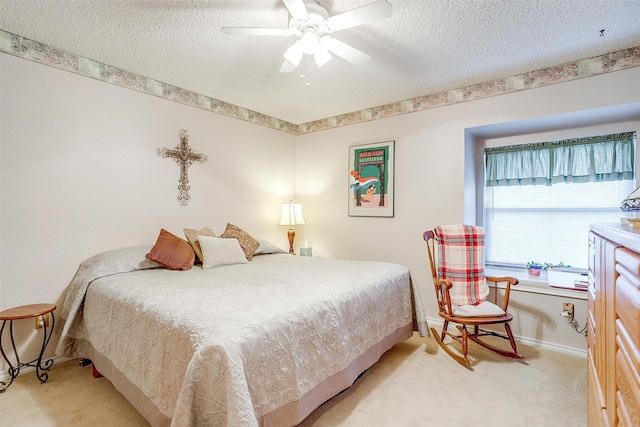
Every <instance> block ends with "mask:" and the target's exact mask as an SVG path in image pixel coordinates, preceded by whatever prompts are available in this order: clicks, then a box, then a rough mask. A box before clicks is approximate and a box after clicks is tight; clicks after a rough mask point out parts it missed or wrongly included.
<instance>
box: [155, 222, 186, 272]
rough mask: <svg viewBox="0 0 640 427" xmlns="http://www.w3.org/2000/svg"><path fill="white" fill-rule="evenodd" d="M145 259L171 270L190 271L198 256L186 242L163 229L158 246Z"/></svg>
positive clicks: (157, 242)
mask: <svg viewBox="0 0 640 427" xmlns="http://www.w3.org/2000/svg"><path fill="white" fill-rule="evenodd" d="M145 258H147V259H150V260H151V261H155V262H157V263H158V264H160V265H161V266H163V267H166V268H169V269H171V270H188V269H190V268H191V267H193V263H194V261H195V259H196V254H195V252H193V249H192V248H191V245H189V243H187V241H186V240H184V239H181V238H180V237H178V236H176V235H174V234H171V233H169V232H168V231H167V230H165V229H164V228H163V229H161V230H160V235H159V236H158V240H156V244H155V245H154V246H153V248H151V252H149V253H148V254H147V255H145Z"/></svg>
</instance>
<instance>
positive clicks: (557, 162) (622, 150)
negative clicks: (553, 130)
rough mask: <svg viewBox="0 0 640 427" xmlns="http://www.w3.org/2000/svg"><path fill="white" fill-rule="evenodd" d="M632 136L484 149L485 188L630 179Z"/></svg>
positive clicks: (624, 135) (632, 154) (628, 134)
mask: <svg viewBox="0 0 640 427" xmlns="http://www.w3.org/2000/svg"><path fill="white" fill-rule="evenodd" d="M634 141H635V132H627V133H619V134H612V135H603V136H594V137H588V138H574V139H565V140H562V141H550V142H538V143H533V144H522V145H510V146H506V147H495V148H485V149H484V156H485V177H486V186H487V187H500V186H515V185H552V184H557V183H560V182H566V183H569V182H574V183H582V182H599V181H622V180H625V179H633V177H634V170H635V167H634V166H635V159H634V154H635V153H634V145H635V144H634Z"/></svg>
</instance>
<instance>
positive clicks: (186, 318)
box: [56, 245, 429, 427]
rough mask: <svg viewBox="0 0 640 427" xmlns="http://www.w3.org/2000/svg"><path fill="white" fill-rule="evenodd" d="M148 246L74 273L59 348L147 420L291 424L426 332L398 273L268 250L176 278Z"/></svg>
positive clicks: (407, 283) (379, 265)
mask: <svg viewBox="0 0 640 427" xmlns="http://www.w3.org/2000/svg"><path fill="white" fill-rule="evenodd" d="M151 247H152V245H147V246H137V247H131V248H122V249H117V250H113V251H108V252H104V253H101V254H98V255H96V256H94V257H92V258H89V259H88V260H86V261H85V262H83V263H82V264H81V265H80V267H79V269H78V272H77V273H76V275H75V277H74V279H73V280H72V282H71V284H70V285H69V287H68V289H67V295H66V297H65V302H64V305H63V308H62V311H61V317H62V318H63V320H64V326H63V328H62V330H61V338H60V341H59V343H58V347H57V349H56V353H57V354H58V355H59V356H66V357H78V358H87V359H90V360H92V361H93V363H94V366H95V367H96V369H97V370H98V371H100V373H102V374H103V375H104V376H105V377H106V378H107V379H109V380H110V381H111V382H112V383H113V385H114V386H115V387H116V388H117V389H118V390H119V391H120V392H121V393H122V394H123V395H124V396H125V397H126V398H127V400H129V401H130V402H131V403H132V404H133V406H134V407H135V408H136V409H137V410H138V411H139V412H140V413H141V414H142V415H143V416H144V417H145V418H146V419H147V420H148V421H149V422H150V423H151V424H152V425H154V426H168V425H171V426H197V425H202V426H234V427H235V426H294V425H296V424H298V423H299V422H300V421H302V420H303V419H304V418H305V417H307V416H308V415H309V414H310V413H311V412H312V411H313V410H314V409H315V408H317V407H318V406H320V405H321V404H322V403H323V402H325V401H327V400H328V399H330V398H331V397H333V396H334V395H336V394H338V393H339V392H340V391H342V390H344V389H346V388H348V387H349V386H350V385H351V384H352V383H353V382H354V381H355V380H356V379H357V377H358V376H359V375H360V374H361V373H363V372H364V371H365V370H366V369H368V368H369V367H370V366H371V365H373V364H374V363H375V362H376V361H377V360H378V359H379V358H380V356H381V355H382V354H383V353H384V352H386V351H387V350H388V349H390V348H391V347H392V346H393V345H395V344H396V343H398V342H401V341H404V340H406V339H408V338H409V337H411V335H412V333H413V331H418V332H419V333H420V335H422V336H425V335H428V334H429V332H428V327H427V323H426V317H425V314H424V309H423V306H422V303H421V300H420V296H419V294H418V292H417V290H416V289H415V288H414V287H413V285H412V283H411V279H410V274H409V270H408V268H407V267H404V266H401V265H397V264H392V263H384V262H366V261H346V260H334V259H321V258H311V257H300V256H292V255H288V254H280V253H268V254H263V255H260V256H254V257H253V259H252V260H251V262H248V263H243V264H235V265H224V266H220V267H218V268H211V269H205V268H203V267H202V266H200V265H197V264H196V265H195V266H194V267H193V268H191V269H189V270H187V271H176V270H169V269H166V268H160V267H159V265H158V264H156V263H154V262H152V261H149V260H148V259H146V258H145V254H147V253H148V252H149V250H150V249H151Z"/></svg>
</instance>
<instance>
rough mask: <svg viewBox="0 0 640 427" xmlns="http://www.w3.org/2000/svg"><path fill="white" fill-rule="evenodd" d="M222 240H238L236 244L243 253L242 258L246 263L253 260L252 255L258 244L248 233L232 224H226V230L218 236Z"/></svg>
mask: <svg viewBox="0 0 640 427" xmlns="http://www.w3.org/2000/svg"><path fill="white" fill-rule="evenodd" d="M220 237H222V238H223V239H238V243H240V247H241V248H242V251H243V252H244V256H245V257H246V258H247V260H248V261H251V258H253V254H254V252H255V251H256V249H258V246H259V245H260V243H258V241H257V240H256V239H254V238H253V237H252V236H251V235H250V234H249V233H247V232H246V231H244V230H243V229H242V228H240V227H236V226H235V225H233V224H230V223H227V228H226V229H225V230H224V233H222V234H221V235H220Z"/></svg>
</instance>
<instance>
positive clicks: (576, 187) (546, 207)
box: [484, 132, 635, 269]
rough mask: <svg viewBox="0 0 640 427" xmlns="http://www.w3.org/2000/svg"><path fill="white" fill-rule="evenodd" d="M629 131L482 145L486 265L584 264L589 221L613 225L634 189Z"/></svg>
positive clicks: (632, 141)
mask: <svg viewBox="0 0 640 427" xmlns="http://www.w3.org/2000/svg"><path fill="white" fill-rule="evenodd" d="M634 151H635V133H634V132H629V133H625V134H615V135H604V136H599V137H590V138H578V139H570V140H563V141H552V142H542V143H535V144H523V145H515V146H508V147H495V148H486V149H485V153H484V154H485V188H484V227H485V230H486V260H487V264H489V265H520V266H522V265H524V264H526V263H527V262H528V261H532V260H535V261H538V262H541V263H551V264H558V263H560V262H563V263H564V264H566V265H571V266H572V267H577V268H582V269H586V268H587V260H588V255H587V251H588V245H587V244H586V240H587V235H588V229H589V224H591V223H594V222H617V221H619V218H620V214H621V212H620V209H619V207H620V203H621V202H622V200H623V199H624V198H625V197H627V196H628V195H629V194H630V193H631V192H633V190H634V188H635V186H634V164H635V159H634Z"/></svg>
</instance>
